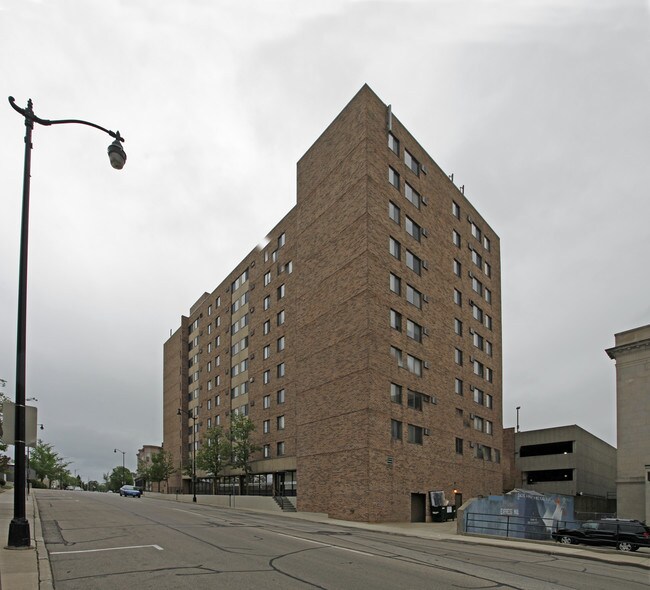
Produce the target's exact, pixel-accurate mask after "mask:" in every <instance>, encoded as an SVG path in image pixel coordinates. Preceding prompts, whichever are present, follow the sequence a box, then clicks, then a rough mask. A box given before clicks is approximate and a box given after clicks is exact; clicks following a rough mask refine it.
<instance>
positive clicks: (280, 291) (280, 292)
mask: <svg viewBox="0 0 650 590" xmlns="http://www.w3.org/2000/svg"><path fill="white" fill-rule="evenodd" d="M284 295H285V287H284V283H282V284H281V285H280V286H279V287H278V299H282V298H283V297H284Z"/></svg>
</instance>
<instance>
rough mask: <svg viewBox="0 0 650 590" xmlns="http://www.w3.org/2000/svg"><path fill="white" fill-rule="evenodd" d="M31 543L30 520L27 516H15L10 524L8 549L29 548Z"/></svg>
mask: <svg viewBox="0 0 650 590" xmlns="http://www.w3.org/2000/svg"><path fill="white" fill-rule="evenodd" d="M30 544H31V536H30V534H29V521H28V520H27V519H26V518H14V519H13V520H12V521H11V523H10V524H9V542H8V544H7V549H29V546H30Z"/></svg>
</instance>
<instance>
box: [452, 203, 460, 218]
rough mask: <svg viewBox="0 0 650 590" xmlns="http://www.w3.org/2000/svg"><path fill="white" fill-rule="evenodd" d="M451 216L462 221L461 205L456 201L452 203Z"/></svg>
mask: <svg viewBox="0 0 650 590" xmlns="http://www.w3.org/2000/svg"><path fill="white" fill-rule="evenodd" d="M451 214H452V215H453V216H454V217H455V218H456V219H460V205H459V204H458V203H457V202H456V201H452V202H451Z"/></svg>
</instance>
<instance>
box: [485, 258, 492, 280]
mask: <svg viewBox="0 0 650 590" xmlns="http://www.w3.org/2000/svg"><path fill="white" fill-rule="evenodd" d="M483 272H484V273H485V276H486V277H491V276H492V267H491V266H490V265H489V264H488V263H487V262H485V263H483Z"/></svg>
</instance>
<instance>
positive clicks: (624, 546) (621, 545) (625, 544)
mask: <svg viewBox="0 0 650 590" xmlns="http://www.w3.org/2000/svg"><path fill="white" fill-rule="evenodd" d="M616 548H617V549H618V550H619V551H634V544H633V543H630V542H629V541H619V542H618V544H617V545H616Z"/></svg>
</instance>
